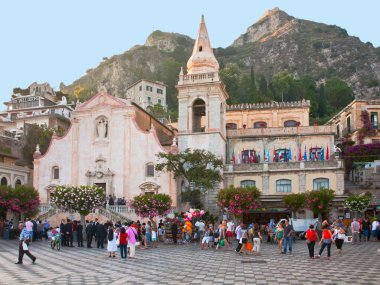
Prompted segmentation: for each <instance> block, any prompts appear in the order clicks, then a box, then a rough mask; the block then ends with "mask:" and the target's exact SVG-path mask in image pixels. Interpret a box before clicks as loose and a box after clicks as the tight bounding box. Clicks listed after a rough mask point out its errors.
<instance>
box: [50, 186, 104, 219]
mask: <svg viewBox="0 0 380 285" xmlns="http://www.w3.org/2000/svg"><path fill="white" fill-rule="evenodd" d="M50 201H51V202H52V203H54V204H55V205H56V206H57V207H59V208H61V209H62V210H64V211H73V212H78V213H79V214H80V218H81V223H82V225H85V217H86V215H88V214H89V213H90V212H92V211H95V210H96V209H99V208H101V207H104V205H105V204H106V193H105V190H104V189H103V188H102V187H99V186H97V185H92V186H87V185H86V186H84V185H82V186H79V187H74V186H68V185H67V186H57V187H56V188H55V189H54V190H53V191H52V192H51V198H50Z"/></svg>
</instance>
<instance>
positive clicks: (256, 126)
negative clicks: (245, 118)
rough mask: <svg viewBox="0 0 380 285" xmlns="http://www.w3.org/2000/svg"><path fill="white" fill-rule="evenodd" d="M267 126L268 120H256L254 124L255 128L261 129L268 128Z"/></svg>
mask: <svg viewBox="0 0 380 285" xmlns="http://www.w3.org/2000/svg"><path fill="white" fill-rule="evenodd" d="M266 127H267V123H266V122H263V121H260V122H255V123H254V124H253V128H254V129H261V128H266Z"/></svg>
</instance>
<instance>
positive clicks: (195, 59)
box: [176, 15, 228, 161]
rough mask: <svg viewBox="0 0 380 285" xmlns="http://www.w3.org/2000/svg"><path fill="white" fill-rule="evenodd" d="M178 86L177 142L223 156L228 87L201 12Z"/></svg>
mask: <svg viewBox="0 0 380 285" xmlns="http://www.w3.org/2000/svg"><path fill="white" fill-rule="evenodd" d="M176 88H177V90H178V108H179V110H178V146H179V150H180V151H183V150H185V149H186V148H191V149H195V148H202V149H206V150H208V151H210V152H212V153H213V154H215V155H216V156H218V157H220V158H223V161H224V160H225V155H226V128H225V113H226V100H227V98H228V94H227V91H226V89H225V86H224V84H223V82H222V81H221V80H220V78H219V63H218V61H217V60H216V58H215V56H214V52H213V50H212V47H211V43H210V39H209V36H208V33H207V28H206V24H205V21H204V16H203V15H202V19H201V23H200V24H199V30H198V35H197V39H196V41H195V44H194V48H193V53H192V55H191V57H190V58H189V60H188V62H187V74H185V73H184V71H183V69H182V68H181V72H180V74H179V81H178V84H177V86H176Z"/></svg>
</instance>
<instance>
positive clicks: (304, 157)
mask: <svg viewBox="0 0 380 285" xmlns="http://www.w3.org/2000/svg"><path fill="white" fill-rule="evenodd" d="M303 160H305V161H307V153H306V145H305V151H304V152H303Z"/></svg>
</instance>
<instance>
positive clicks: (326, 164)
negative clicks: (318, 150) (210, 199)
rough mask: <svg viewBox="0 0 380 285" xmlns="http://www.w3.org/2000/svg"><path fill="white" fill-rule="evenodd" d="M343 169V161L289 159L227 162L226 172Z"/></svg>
mask: <svg viewBox="0 0 380 285" xmlns="http://www.w3.org/2000/svg"><path fill="white" fill-rule="evenodd" d="M328 168H335V169H343V161H342V160H339V159H336V160H321V161H289V162H268V163H252V164H244V163H242V164H227V165H225V166H224V172H225V173H228V172H239V171H244V172H251V171H252V172H260V171H280V170H301V169H308V170H311V169H328Z"/></svg>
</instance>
